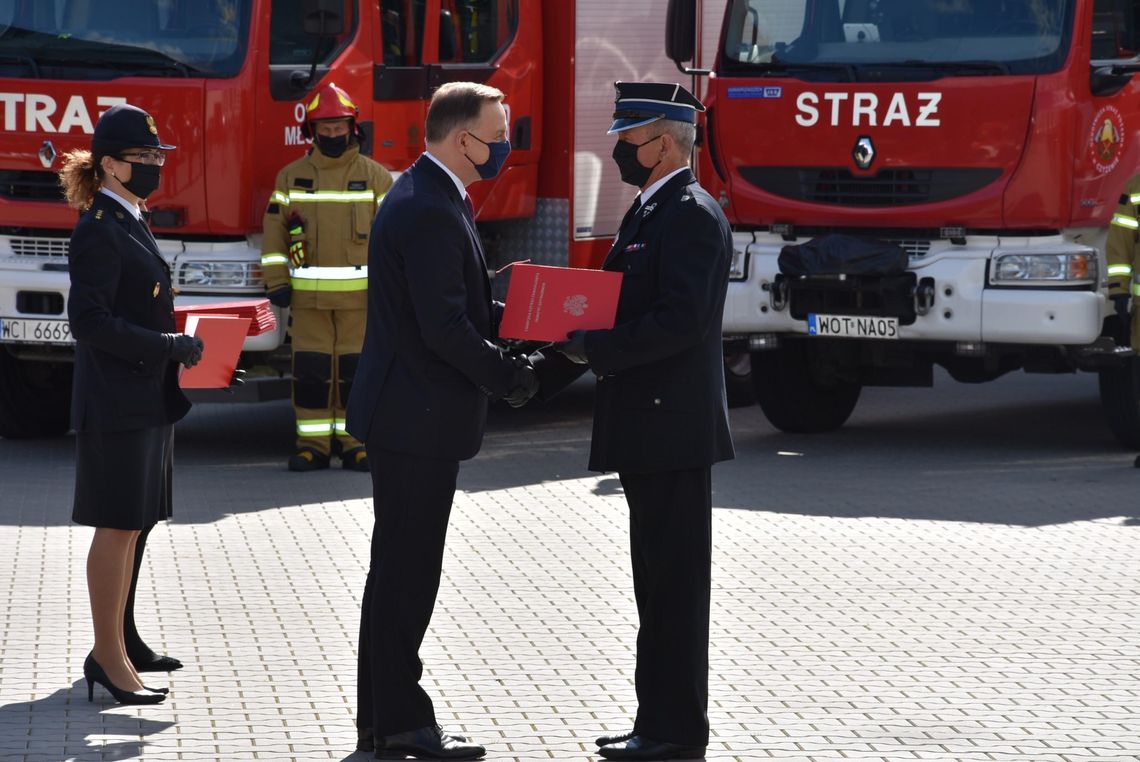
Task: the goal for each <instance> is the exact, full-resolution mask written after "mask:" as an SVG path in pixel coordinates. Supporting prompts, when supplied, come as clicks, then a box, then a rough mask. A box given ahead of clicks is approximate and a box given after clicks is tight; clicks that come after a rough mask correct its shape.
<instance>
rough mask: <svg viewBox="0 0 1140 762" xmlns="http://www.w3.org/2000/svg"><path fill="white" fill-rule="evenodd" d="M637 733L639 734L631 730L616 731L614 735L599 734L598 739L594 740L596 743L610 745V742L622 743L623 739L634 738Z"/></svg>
mask: <svg viewBox="0 0 1140 762" xmlns="http://www.w3.org/2000/svg"><path fill="white" fill-rule="evenodd" d="M635 735H637V732H636V731H633V730H630V731H627V732H625V733H614V734H613V735H608V736H598V738H597V740H596V741H594V743H596V744H597V745H598V746H609V745H610V744H615V743H621V742H622V741H628V740H629V739H631V738H633V737H634V736H635Z"/></svg>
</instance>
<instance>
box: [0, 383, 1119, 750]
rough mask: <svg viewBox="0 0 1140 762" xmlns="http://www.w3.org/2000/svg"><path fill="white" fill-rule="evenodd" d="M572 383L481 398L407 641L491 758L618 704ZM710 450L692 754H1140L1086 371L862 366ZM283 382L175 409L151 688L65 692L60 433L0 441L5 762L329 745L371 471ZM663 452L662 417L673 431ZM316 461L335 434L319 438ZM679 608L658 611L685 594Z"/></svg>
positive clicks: (72, 685)
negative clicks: (545, 397)
mask: <svg viewBox="0 0 1140 762" xmlns="http://www.w3.org/2000/svg"><path fill="white" fill-rule="evenodd" d="M590 404H591V402H590V390H589V386H588V385H584V384H583V385H579V386H576V387H574V388H572V389H571V390H570V392H568V394H567V395H566V397H565V398H564V399H562V400H560V401H558V402H557V404H553V405H550V406H547V407H536V408H534V409H524V410H522V411H517V412H516V411H509V410H505V409H503V410H500V409H496V410H495V411H493V414H492V422H491V428H490V430H489V432H488V436H487V439H486V442H485V445H484V449H483V452H482V453H481V454H480V455H479V456H478V457H477V458H476V459H474V460H473V461H470V462H467V463H465V464H464V465H463V466H462V469H461V472H460V487H461V492H460V493H459V494H458V495H457V499H456V504H455V510H454V512H453V514H452V521H451V529H450V534H449V539H448V554H447V557H446V560H445V569H444V580H443V584H442V588H441V590H440V596H439V602H438V604H437V607H436V614H435V618H434V620H433V623H432V627H431V629H430V630H429V632H428V637H427V641H426V642H425V644H424V648H423V651H422V655H423V659H424V663H425V668H426V672H425V683H426V685H427V687H428V690H429V691H430V693H431V694H432V695H433V696H434V697H435V700H436V708H437V712H438V715H439V720H440V722H441V723H442V724H443V725H444V726H445V727H446V728H451V729H455V730H461V731H463V732H464V733H466V734H467V735H468V736H470V737H472V738H473V739H474V740H477V741H478V742H480V743H483V744H484V745H485V746H486V747H487V749H488V753H487V758H488V759H494V760H524V759H525V760H537V759H557V760H585V759H597V757H596V756H595V755H593V754H592V752H593V750H594V748H595V747H594V745H593V738H594V737H595V736H596V735H597V734H599V733H600V732H603V731H607V730H608V731H619V730H624V729H626V728H627V727H628V726H629V724H630V722H631V718H632V716H633V710H634V694H633V686H632V675H633V657H634V651H633V647H634V640H635V632H636V622H635V609H634V604H633V597H632V592H631V585H630V577H629V569H628V566H629V565H628V561H627V549H626V543H627V523H626V513H625V506H624V501H623V499H622V495H621V491H620V485H619V484H618V481H617V479H616V477H615V476H614V475H597V474H591V473H588V472H587V471H585V462H586V449H587V447H588V438H589V410H590ZM733 424H734V433H735V436H736V441H737V447H738V450H739V458H738V459H737V460H736V461H734V462H733V463H730V464H725V465H722V466H718V467H716V468H715V469H714V486H715V494H714V505H715V510H714V536H715V552H714V564H715V568H714V581H713V585H714V589H713V622H712V625H713V626H712V638H711V640H712V642H711V647H710V665H711V685H710V706H709V719H710V722H711V726H712V741H711V743H710V746H709V752H708V758H709V759H718V760H719V759H723V760H730V759H733V760H758V759H765V760H766V759H784V760H811V761H816V760H850V759H864V760H888V761H890V762H894V761H895V760H913V759H919V760H1032V761H1033V762H1049V761H1052V760H1066V761H1068V760H1097V761H1102V760H1104V761H1107V760H1121V761H1123V760H1130V761H1132V762H1134V761H1135V760H1136V759H1137V758H1140V646H1138V639H1140V615H1138V614H1137V596H1138V594H1140V584H1138V582H1140V572H1138V566H1140V526H1138V525H1137V524H1138V522H1137V517H1138V516H1140V497H1138V495H1140V471H1137V470H1135V469H1133V468H1132V467H1131V463H1132V458H1133V457H1134V455H1135V453H1130V452H1126V451H1123V450H1121V449H1119V448H1117V447H1116V446H1115V445H1114V444H1113V443H1112V441H1111V440H1110V439H1109V437H1108V435H1107V433H1106V431H1105V430H1104V427H1103V423H1102V422H1101V419H1100V410H1099V406H1098V403H1097V401H1096V396H1095V379H1093V378H1092V377H1070V378H1060V379H1056V378H1052V377H1046V378H1038V377H1026V376H1020V375H1019V376H1013V377H1011V378H1009V379H1005V380H1003V381H1001V382H998V383H997V384H991V385H987V386H984V387H967V386H960V385H956V384H953V383H952V382H949V381H947V380H945V379H944V378H941V377H940V379H939V385H938V387H937V389H936V390H934V391H932V390H901V391H900V390H868V391H867V392H866V393H865V395H864V399H863V401H862V402H861V403H860V407H859V409H858V410H857V411H856V414H855V415H854V416H853V418H852V421H851V422H850V424H849V425H848V427H846V428H845V429H843V430H841V431H839V432H835V433H833V434H828V435H824V436H819V437H796V436H786V435H780V434H778V433H776V432H774V431H773V430H772V429H771V428H770V427H769V426H768V424H767V423H766V422H765V421H764V419H763V417H762V415H761V414H760V412H759V411H758V410H757V409H756V408H748V409H742V410H736V411H733ZM290 441H291V434H290V411H289V408H288V406H287V405H283V404H271V405H261V406H247V405H231V406H217V405H207V406H199V407H198V408H196V409H195V411H194V412H193V413H192V414H191V417H190V418H189V419H188V420H187V421H186V422H184V423H183V424H181V425H180V427H179V429H178V434H177V444H176V465H175V468H176V503H175V520H174V521H173V522H171V523H169V524H167V525H165V526H161V527H159V528H158V529H156V530H155V532H154V534H153V535H152V538H151V542H150V546H149V550H148V566H147V569H146V572H145V576H144V578H143V583H142V585H141V588H140V592H139V607H138V608H139V624H140V629H141V630H142V631H143V633H144V635H145V636H146V638H147V639H148V640H149V642H150V643H151V645H153V646H155V647H156V648H158V647H160V646H161V647H162V649H163V650H164V651H165V652H166V653H169V654H171V655H174V656H177V657H178V658H180V659H182V660H183V661H184V662H186V664H187V667H186V668H185V669H183V670H182V671H180V672H177V673H174V674H172V675H170V676H166V675H154V676H148V682H149V683H150V684H151V685H155V684H157V685H169V686H170V689H171V694H170V697H169V699H168V700H167V701H166V703H164V704H162V705H160V706H154V707H142V708H126V707H117V706H115V705H114V704H113V703H112V701H111V698H110V696H109V695H108V694H107V693H106V692H105V691H103V690H102V689H101V688H98V687H96V691H95V699H96V700H95V703H93V704H89V703H88V702H87V691H86V685H85V683H84V682H83V680H82V675H81V666H82V661H83V657H84V656H85V654H86V653H87V651H88V649H89V648H90V644H91V632H90V624H89V613H88V608H87V597H86V582H85V579H84V559H85V556H86V552H87V546H88V543H89V542H90V538H91V530H90V529H87V528H83V527H77V526H73V525H71V524H70V522H69V517H70V500H71V491H72V478H73V471H72V462H73V449H72V448H73V447H74V444H73V441H72V440H71V439H70V438H67V439H60V440H55V441H46V442H44V441H37V442H16V441H4V440H0V636H2V638H3V650H2V655H0V759H2V760H5V762H7V761H8V760H12V761H16V760H72V759H75V760H127V759H145V760H182V759H187V760H197V759H202V760H246V759H277V760H324V759H347V758H351V759H354V760H356V759H360V760H363V759H366V758H367V756H366V755H364V754H357V755H352V750H353V746H354V742H355V730H354V727H353V707H354V703H355V690H356V672H355V669H356V632H357V625H358V619H359V597H360V592H361V589H362V586H363V582H364V575H365V571H366V564H367V555H368V538H369V534H370V532H371V500H370V491H371V484H370V481H369V479H368V477H367V475H365V474H357V473H351V472H346V471H342V470H340V469H333V470H330V471H326V472H320V473H315V474H308V475H299V474H292V473H289V472H287V471H286V470H285V459H286V457H287V456H288V453H289V448H290ZM677 446H678V447H684V446H685V443H684V442H678V443H677ZM334 465H336V463H335V462H334ZM679 615H681V614H680V612H679Z"/></svg>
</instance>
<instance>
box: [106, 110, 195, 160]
mask: <svg viewBox="0 0 1140 762" xmlns="http://www.w3.org/2000/svg"><path fill="white" fill-rule="evenodd" d="M174 147H175V146H171V145H167V144H165V143H163V142H162V141H161V140H159V139H158V127H156V126H155V124H154V118H153V117H152V116H151V115H150V114H148V113H146V112H145V111H143V110H142V109H141V108H139V107H137V106H132V105H130V104H129V103H119V104H116V105H114V106H111V108H109V109H107V111H106V112H104V113H103V116H101V117H99V121H98V122H96V123H95V134H94V135H92V136H91V150H92V151H93V152H94V153H96V154H98V155H100V156H103V155H107V154H116V153H118V152H119V151H122V150H124V149H126V148H158V149H160V150H163V151H170V150H172V149H173V148H174Z"/></svg>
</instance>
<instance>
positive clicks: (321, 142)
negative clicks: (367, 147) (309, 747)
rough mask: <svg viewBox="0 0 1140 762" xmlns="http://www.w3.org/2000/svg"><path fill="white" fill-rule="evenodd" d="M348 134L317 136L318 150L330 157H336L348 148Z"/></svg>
mask: <svg viewBox="0 0 1140 762" xmlns="http://www.w3.org/2000/svg"><path fill="white" fill-rule="evenodd" d="M348 137H349V136H348V135H338V136H337V137H335V138H330V137H328V136H326V135H317V137H316V138H315V141H316V144H317V150H319V151H320V152H321V153H323V154H324V155H325V156H327V157H329V158H330V159H335V158H337V157H339V156H340V155H341V154H343V153H344V152H345V151H347V150H348Z"/></svg>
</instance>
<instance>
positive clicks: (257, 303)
mask: <svg viewBox="0 0 1140 762" xmlns="http://www.w3.org/2000/svg"><path fill="white" fill-rule="evenodd" d="M190 314H194V315H228V316H230V317H239V318H249V333H248V334H247V335H248V336H260V335H261V334H263V333H268V332H269V331H272V330H275V329H276V328H277V318H275V317H274V316H273V310H272V309H270V307H269V300H268V299H241V300H236V301H232V302H209V303H207V304H187V305H185V306H180V307H175V308H174V330H176V331H177V332H179V333H185V332H186V316H187V315H190Z"/></svg>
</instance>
